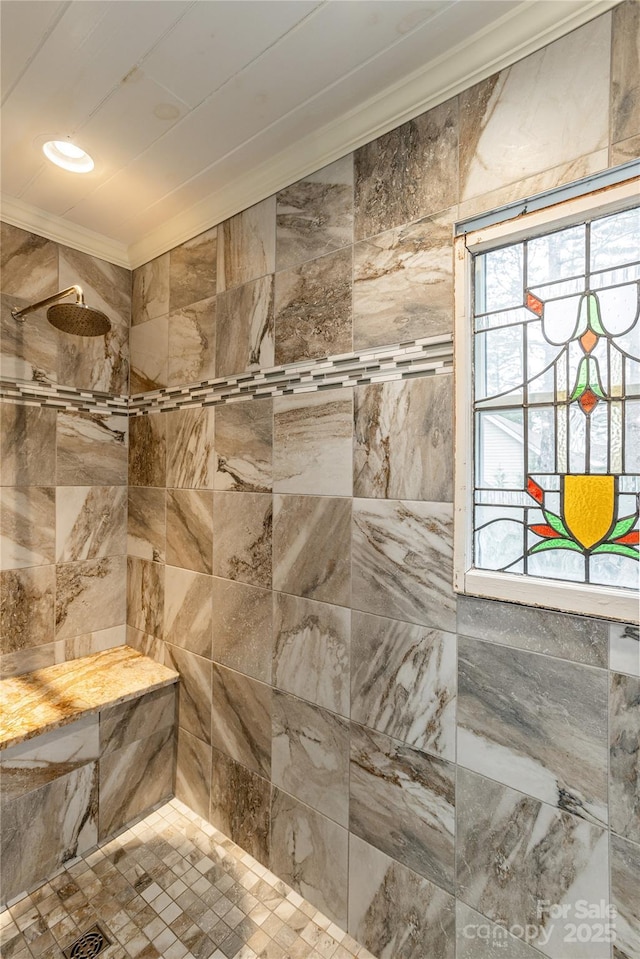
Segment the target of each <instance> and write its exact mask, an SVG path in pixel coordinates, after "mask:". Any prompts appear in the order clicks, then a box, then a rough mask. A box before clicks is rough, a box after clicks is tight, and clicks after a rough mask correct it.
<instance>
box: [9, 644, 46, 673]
mask: <svg viewBox="0 0 640 959" xmlns="http://www.w3.org/2000/svg"><path fill="white" fill-rule="evenodd" d="M56 647H57V644H56V643H45V644H44V646H31V647H28V648H27V649H18V650H16V651H15V652H13V653H2V654H0V679H6V678H8V677H10V676H21V675H23V674H24V673H31V672H33V671H34V670H36V669H44V668H45V667H46V666H53V665H54V664H55V662H56Z"/></svg>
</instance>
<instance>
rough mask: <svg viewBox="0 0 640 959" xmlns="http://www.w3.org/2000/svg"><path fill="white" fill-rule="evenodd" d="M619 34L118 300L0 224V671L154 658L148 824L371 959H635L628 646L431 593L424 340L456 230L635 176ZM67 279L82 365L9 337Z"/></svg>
mask: <svg viewBox="0 0 640 959" xmlns="http://www.w3.org/2000/svg"><path fill="white" fill-rule="evenodd" d="M639 14H640V7H639V5H638V4H637V3H634V2H633V0H627V2H625V3H622V4H621V5H620V6H618V7H616V8H615V9H614V10H613V11H611V12H609V13H606V14H604V15H602V16H600V17H598V18H596V19H595V20H593V21H592V22H591V23H589V24H587V25H586V26H583V27H581V28H580V29H579V30H577V31H575V32H574V33H572V34H569V35H568V36H566V37H564V38H562V39H560V40H557V41H556V42H554V43H553V44H551V45H549V46H548V47H546V48H545V49H543V50H541V51H539V52H537V53H534V54H532V55H530V56H529V57H527V58H526V59H524V60H522V61H520V62H519V63H517V64H516V65H514V66H513V67H510V68H508V69H506V70H504V71H502V72H501V73H499V74H497V75H495V76H494V77H492V78H490V79H488V80H486V81H484V82H482V83H480V84H478V85H477V86H475V87H473V88H471V89H469V90H467V91H465V92H463V93H461V94H459V95H458V96H456V97H454V98H453V99H451V100H449V101H447V102H446V103H444V104H441V105H439V106H436V107H434V108H433V109H431V110H429V111H428V112H426V113H424V114H423V115H421V116H419V117H418V118H416V119H415V120H411V121H409V122H408V123H405V124H404V125H402V126H400V127H398V128H397V129H395V130H393V131H391V132H390V133H387V134H385V135H384V136H382V137H380V138H379V139H377V140H375V141H373V142H371V143H369V144H366V145H365V146H362V147H361V148H360V149H358V150H357V151H355V153H354V154H352V155H349V156H347V157H344V158H342V159H339V160H337V161H335V162H334V163H331V164H330V165H328V166H326V167H324V168H323V169H321V170H319V171H317V172H314V173H311V174H310V175H309V176H307V177H305V178H304V179H302V180H301V181H299V182H298V183H296V184H293V185H291V186H289V187H287V188H285V189H283V190H282V191H281V192H280V193H278V194H277V195H276V196H272V197H268V198H266V199H264V200H263V201H262V202H260V203H258V204H257V205H255V206H253V207H251V208H249V209H247V210H245V211H242V212H241V213H238V214H237V215H236V216H234V217H232V218H231V219H229V220H227V221H225V222H224V223H222V224H220V225H218V226H217V227H213V228H212V229H210V230H208V231H207V232H205V233H203V234H202V235H201V236H199V237H196V238H194V239H192V240H189V241H187V242H186V243H184V244H183V245H182V246H180V247H177V248H176V249H174V250H171V251H170V252H169V253H165V254H163V255H162V256H160V257H158V258H157V259H155V260H153V261H151V262H150V263H148V264H145V265H144V266H141V267H139V268H138V269H136V270H134V271H133V276H131V274H129V273H128V272H127V271H126V270H123V269H121V268H119V267H114V266H111V265H110V264H107V263H105V262H103V261H99V260H96V259H95V258H93V257H91V256H88V255H86V254H82V253H78V252H76V251H74V250H71V249H68V248H65V247H62V246H59V245H57V244H56V243H54V242H52V241H50V240H46V239H43V238H41V237H38V236H35V235H33V234H27V233H25V232H24V231H22V230H20V229H19V228H18V227H15V226H9V225H8V224H3V225H2V230H3V232H2V291H3V297H2V299H3V303H2V306H3V313H2V340H1V355H0V363H1V373H2V379H3V382H4V383H5V384H6V383H13V384H17V385H16V386H15V387H10V386H6V387H5V388H4V392H3V396H4V401H3V402H2V406H1V408H0V415H1V427H2V462H1V464H0V481H1V483H2V506H1V512H0V527H1V531H2V554H1V556H2V573H1V580H0V584H1V585H0V589H1V593H0V598H1V602H2V607H1V610H2V611H1V620H0V626H1V635H0V639H1V643H2V647H1V652H2V668H3V672H4V675H12V674H16V673H23V672H27V671H30V670H33V669H36V668H39V667H42V666H47V665H50V664H52V663H54V662H61V661H64V660H67V659H73V658H76V657H78V656H82V655H85V654H87V653H90V652H96V651H98V650H100V649H104V648H107V647H109V646H115V645H120V644H122V643H124V642H126V643H128V644H130V645H132V646H134V647H135V648H136V649H138V650H140V651H142V652H144V653H146V654H147V655H149V656H151V657H153V658H155V659H157V660H159V661H160V662H163V663H165V664H167V665H169V666H171V667H173V668H174V669H175V670H176V671H177V672H178V673H179V674H180V705H179V717H178V746H177V777H176V787H175V793H176V796H177V797H178V799H180V800H182V802H183V803H185V804H186V805H187V806H188V807H190V808H191V809H192V810H194V811H195V812H196V813H198V814H200V815H201V816H202V817H203V818H204V819H206V820H208V821H209V822H210V823H211V824H212V825H213V826H214V827H216V828H217V829H219V830H220V831H221V832H222V833H224V834H225V835H226V836H228V837H229V838H230V839H232V840H233V841H234V842H235V843H237V844H238V845H239V846H241V847H242V848H243V849H245V850H246V851H247V852H249V853H250V854H251V855H252V856H254V857H255V858H256V859H257V860H258V861H259V862H260V863H262V864H263V865H264V866H266V867H268V868H269V869H271V870H272V871H273V872H274V873H275V874H276V875H277V876H279V877H281V878H282V879H283V880H284V881H285V882H286V883H288V884H289V885H290V886H291V887H293V889H295V890H296V891H297V892H298V893H300V895H301V896H304V897H305V899H307V900H308V901H309V902H311V903H312V904H313V905H314V906H316V907H317V908H318V909H320V910H322V912H323V913H325V914H326V915H327V916H328V917H329V918H330V919H331V920H332V921H333V922H334V923H335V924H336V925H337V926H339V927H341V928H343V929H348V931H349V933H350V934H351V935H352V936H353V937H354V938H355V939H357V940H358V941H360V942H361V943H363V944H364V945H365V946H366V947H367V948H368V949H369V950H370V951H371V952H372V953H373V954H374V955H376V956H378V957H380V959H383V957H384V959H399V957H412V959H427V957H429V959H440V957H442V959H453V957H457V959H488V957H490V956H495V955H506V956H508V957H509V959H511V957H513V959H535V957H536V956H538V957H539V956H540V955H541V954H542V955H546V956H549V957H550V959H574V957H575V959H613V957H615V959H638V957H640V906H639V905H638V901H637V888H636V887H635V885H634V880H633V877H634V876H636V877H637V876H638V875H640V798H639V791H638V782H639V779H638V776H639V773H638V753H639V746H638V739H639V736H640V669H639V666H638V663H639V660H640V655H639V648H640V646H639V637H638V627H637V624H636V625H633V624H628V625H624V624H618V623H609V622H606V621H604V620H596V619H592V618H586V617H579V616H571V615H567V614H561V613H556V612H550V611H546V610H544V609H537V608H533V607H524V606H513V605H509V604H505V603H500V602H495V601H489V600H483V599H475V598H472V597H466V596H456V594H455V593H454V592H453V588H452V585H451V583H452V555H453V546H452V533H453V505H452V501H453V461H454V423H453V386H454V384H453V374H452V368H451V355H452V348H451V347H447V346H446V340H447V335H448V334H451V333H452V329H453V279H452V236H453V224H454V223H455V222H456V221H458V220H461V219H464V218H466V217H469V216H472V215H475V214H477V213H480V212H482V211H485V210H490V209H493V208H496V207H500V206H502V205H503V204H505V203H508V202H510V201H512V200H515V199H518V198H522V197H526V196H530V195H532V194H535V193H539V192H541V191H544V190H546V189H549V188H551V187H553V186H556V185H558V184H560V183H565V182H570V181H573V180H577V179H579V178H581V177H585V176H587V175H589V174H590V173H593V172H596V171H600V170H603V169H605V168H607V167H609V166H616V165H618V164H620V163H623V162H625V161H626V160H629V159H633V158H635V157H637V156H638V155H639V153H640V91H639V89H638V85H637V76H638V68H639V62H638V47H637V37H638V34H639V27H640V23H639ZM73 282H79V283H80V284H81V285H82V286H83V288H84V289H85V293H86V295H87V299H88V300H89V299H91V302H92V303H95V305H97V306H98V307H99V308H100V309H103V310H105V312H107V313H108V315H109V317H110V318H111V320H112V324H113V330H112V333H111V334H109V335H108V336H107V338H106V345H105V341H104V340H103V339H102V338H99V339H98V340H96V341H88V340H82V341H80V340H75V339H73V340H72V338H70V337H65V336H64V335H63V334H57V333H56V332H55V331H53V330H52V329H51V328H49V327H47V324H46V323H45V321H44V316H43V315H42V314H36V315H35V317H34V318H30V319H29V320H28V321H26V322H25V324H24V325H22V326H20V327H18V326H16V324H15V321H14V320H13V319H12V317H11V316H10V313H9V309H10V307H11V306H13V305H15V304H19V305H21V306H22V305H25V304H26V303H28V302H33V301H34V300H36V299H38V298H40V297H44V296H46V295H48V294H49V293H53V292H55V291H56V290H58V289H61V288H62V287H64V286H66V285H69V284H70V283H73ZM425 338H433V343H434V344H435V346H434V347H433V349H434V350H437V351H439V352H438V356H439V358H440V359H439V361H438V362H437V363H433V364H431V366H430V365H429V363H425V364H423V366H422V367H415V368H411V369H409V368H407V367H403V365H402V361H403V355H402V354H401V353H400V352H399V351H398V350H395V352H394V350H393V349H387V348H389V347H393V346H394V344H404V345H405V349H407V348H408V346H407V344H411V343H412V342H413V341H416V340H423V339H425ZM70 344H71V345H70ZM385 350H386V351H387V352H386V353H385ZM387 356H389V357H392V359H390V360H389V362H388V363H387V360H386V359H385V357H387ZM381 357H382V359H381ZM385 363H387V365H386V366H385ZM348 364H351V366H350V367H349V369H350V371H352V370H353V369H356V374H353V375H351V373H349V374H347V373H345V372H344V369H345V368H346V366H347V365H348ZM376 364H377V365H376ZM367 367H370V369H369V370H368V371H367ZM373 367H375V370H373V372H372V369H373ZM274 370H275V373H273V374H272V373H271V372H270V371H274ZM341 370H342V371H343V372H341ZM265 371H266V373H265ZM314 377H316V378H315V379H314ZM209 381H215V384H213V385H212V384H211V383H210V382H209ZM221 384H222V386H221ZM225 384H227V385H229V384H230V390H231V394H234V390H235V394H234V395H231V394H230V395H229V397H228V398H227V399H221V395H220V394H221V391H222V392H224V390H223V389H222V387H224V385H225ZM231 386H232V387H233V389H231ZM187 387H190V389H187ZM243 391H244V393H245V394H246V397H243V396H242V392H243ZM140 394H145V395H144V396H141V395H140ZM127 395H129V396H135V399H133V400H131V401H129V402H127V399H126V397H127ZM34 397H35V398H34ZM38 404H41V405H38ZM129 414H133V415H129ZM525 773H526V774H525ZM576 898H579V899H584V900H586V901H588V902H592V903H600V902H601V901H605V902H607V903H608V902H611V903H613V905H614V906H615V907H616V909H618V910H619V916H618V919H617V926H616V929H617V936H618V938H617V941H616V944H615V949H614V950H613V951H612V947H611V946H610V944H609V943H606V942H595V941H592V942H590V943H588V944H585V943H580V942H578V943H575V944H572V943H570V942H566V941H563V939H562V936H561V928H560V927H559V926H558V925H557V924H556V928H555V932H553V933H551V934H550V936H549V938H548V939H547V933H548V932H550V931H551V930H550V927H551V925H552V923H551V920H550V917H549V914H548V912H547V913H545V915H544V916H542V917H541V915H540V914H539V913H538V909H539V906H538V904H539V902H541V901H545V900H546V901H548V903H549V904H562V903H568V902H573V901H575V899H576ZM495 924H501V925H503V926H505V927H506V928H507V929H511V930H512V931H513V932H514V935H515V938H514V937H510V938H508V939H507V940H506V942H507V945H506V946H504V947H503V948H500V947H499V946H498V947H496V946H495V942H496V941H499V937H497V938H496V935H495V929H496V926H495ZM528 927H531V928H532V929H534V930H537V932H535V933H532V934H531V935H530V936H529V937H528V941H526V940H527V933H526V930H527V928H528ZM478 929H483V930H485V933H486V935H484V938H483V937H482V936H480V935H477V934H476V932H477V930H478ZM541 930H542V932H541ZM492 943H493V946H492ZM489 950H492V951H489Z"/></svg>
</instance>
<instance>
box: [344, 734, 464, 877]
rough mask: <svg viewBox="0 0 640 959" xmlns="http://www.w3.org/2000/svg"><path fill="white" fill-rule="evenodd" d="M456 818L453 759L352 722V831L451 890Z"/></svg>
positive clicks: (420, 873)
mask: <svg viewBox="0 0 640 959" xmlns="http://www.w3.org/2000/svg"><path fill="white" fill-rule="evenodd" d="M454 820H455V767H454V766H453V765H452V764H451V763H448V762H445V761H444V760H442V759H436V758H435V757H432V756H427V755H426V753H422V752H420V751H419V750H417V749H414V748H412V747H411V746H405V745H404V744H403V743H399V742H397V741H396V740H393V739H390V738H389V737H388V736H384V735H383V734H382V733H377V732H373V730H370V729H366V728H365V727H364V726H358V725H356V724H355V723H352V724H351V777H350V804H349V826H350V830H351V832H353V833H355V835H357V836H359V837H360V838H361V839H364V840H366V841H367V842H369V843H371V844H372V845H375V846H376V847H377V848H378V849H380V850H382V852H384V853H386V854H387V855H388V856H390V857H391V858H392V859H396V860H398V861H399V862H401V863H403V864H404V865H405V866H408V867H409V869H412V870H413V871H414V872H417V873H418V874H419V875H421V876H424V878H425V879H430V880H431V881H432V882H434V883H436V885H438V886H440V887H441V888H442V889H445V890H446V891H447V892H453V889H454Z"/></svg>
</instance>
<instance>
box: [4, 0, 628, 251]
mask: <svg viewBox="0 0 640 959" xmlns="http://www.w3.org/2000/svg"><path fill="white" fill-rule="evenodd" d="M615 2H616V0H524V2H523V0H3V2H2V3H1V5H0V18H1V19H0V26H1V60H0V63H1V69H2V114H1V132H2V153H1V177H2V179H1V184H2V216H3V218H4V219H6V220H8V221H9V222H12V223H15V224H16V225H18V226H23V227H25V228H27V229H32V230H35V231H36V232H39V233H42V234H44V235H46V236H50V237H52V238H53V239H56V240H59V241H61V242H63V243H67V244H68V245H70V246H73V247H76V248H78V249H82V250H85V251H86V252H91V253H95V254H96V255H99V256H104V257H106V258H107V259H110V260H112V261H113V262H118V263H121V264H122V265H125V266H137V265H139V264H140V263H143V262H145V261H146V260H148V259H150V258H151V257H153V256H156V255H158V254H159V253H162V252H164V251H166V250H167V249H170V248H171V247H172V246H175V245H176V244H177V243H180V242H182V241H183V240H185V239H187V238H189V237H191V236H194V235H195V234H197V233H199V232H201V231H202V230H204V229H207V228H208V227H209V226H212V225H213V224H215V223H217V222H220V220H222V219H224V218H225V217H227V216H229V215H231V214H233V213H235V212H237V211H238V210H240V209H242V208H244V207H246V206H248V205H249V204H251V203H254V202H256V201H257V200H260V199H262V198H263V197H265V196H268V195H270V194H271V193H273V192H275V191H276V190H278V189H281V188H282V187H283V186H285V185H287V184H288V183H291V182H293V181H295V180H296V179H298V178H299V177H300V176H302V175H304V174H305V173H309V172H311V171H313V170H315V169H317V168H319V167H320V166H322V165H324V164H325V163H328V162H330V161H331V160H334V159H336V158H337V157H339V156H342V155H344V154H345V153H347V152H349V151H350V150H352V149H353V148H355V147H357V146H359V145H361V144H362V143H365V142H367V141H368V140H370V139H372V138H373V137H375V136H378V135H380V134H381V133H383V132H385V131H386V130H389V129H391V128H393V127H394V126H397V125H398V124H399V123H401V122H403V121H404V120H407V119H409V118H410V117H412V116H416V115H417V114H419V113H421V112H422V111H423V110H425V109H428V108H429V107H430V106H433V105H435V104H436V103H438V102H441V101H442V100H444V99H446V98H447V97H449V96H451V95H453V94H455V93H456V92H458V91H459V90H461V89H464V88H465V87H468V86H469V85H470V84H471V83H474V82H476V81H477V80H479V79H481V78H483V77H485V76H488V75H489V74H491V73H492V72H494V71H495V70H496V69H499V68H501V67H502V66H504V65H506V64H508V63H511V62H514V61H515V60H517V59H519V58H520V57H522V56H524V55H526V54H527V53H529V52H531V51H532V50H534V49H537V48H539V47H540V46H542V45H543V44H545V43H547V42H549V41H550V40H553V39H555V38H556V37H558V36H561V35H562V34H564V33H566V32H568V31H569V30H570V29H574V28H575V27H577V26H579V25H580V24H581V23H584V22H586V20H588V19H591V18H592V17H593V16H596V15H597V14H599V13H601V12H603V11H604V10H606V9H609V8H610V7H611V6H613V5H615ZM65 137H70V138H71V139H72V140H73V141H74V142H75V143H77V144H78V145H80V146H81V147H83V149H85V150H87V151H88V152H89V153H90V154H91V155H92V156H93V158H94V160H95V170H94V171H93V172H92V173H90V174H87V175H82V176H81V175H78V174H71V173H68V172H65V171H63V170H60V169H58V168H57V167H54V166H52V165H51V164H49V163H48V162H47V161H46V160H45V159H44V157H43V155H42V152H41V146H42V143H43V142H44V141H45V140H48V139H63V138H65Z"/></svg>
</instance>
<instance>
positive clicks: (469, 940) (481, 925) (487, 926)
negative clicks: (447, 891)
mask: <svg viewBox="0 0 640 959" xmlns="http://www.w3.org/2000/svg"><path fill="white" fill-rule="evenodd" d="M537 931H538V927H537V926H532V927H531V929H528V930H527V933H528V936H529V938H530V939H533V940H534V941H535V939H536V938H537V936H536V933H537ZM456 934H457V935H456V959H505V957H508V959H540V953H539V952H538V951H537V949H534V948H533V947H532V946H529V945H527V943H526V942H523V941H522V939H516V938H515V936H512V935H511V933H510V932H509V930H508V929H506V928H505V927H504V926H503V925H499V924H498V923H495V922H491V920H490V919H487V918H486V916H482V915H481V914H480V913H479V912H476V910H475V909H472V908H471V906H467V905H466V904H465V903H464V902H461V901H460V900H458V901H457V903H456ZM507 950H508V952H507Z"/></svg>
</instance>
